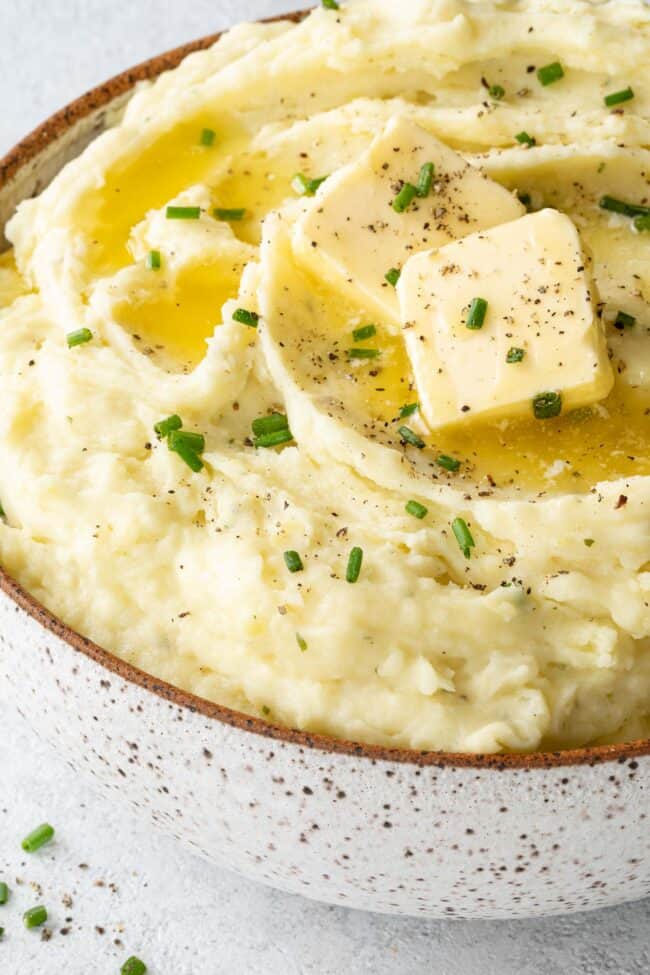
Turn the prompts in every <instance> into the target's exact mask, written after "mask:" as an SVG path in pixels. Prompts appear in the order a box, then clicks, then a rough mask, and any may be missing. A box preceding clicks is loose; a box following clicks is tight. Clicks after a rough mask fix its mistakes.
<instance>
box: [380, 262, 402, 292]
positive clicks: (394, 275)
mask: <svg viewBox="0 0 650 975" xmlns="http://www.w3.org/2000/svg"><path fill="white" fill-rule="evenodd" d="M401 273H402V272H401V271H400V270H399V269H398V268H396V267H391V268H389V269H388V270H387V271H386V273H385V274H384V278H385V279H386V281H388V283H389V284H390V285H391V287H393V288H394V287H395V286H396V285H397V282H398V281H399V278H400V274H401Z"/></svg>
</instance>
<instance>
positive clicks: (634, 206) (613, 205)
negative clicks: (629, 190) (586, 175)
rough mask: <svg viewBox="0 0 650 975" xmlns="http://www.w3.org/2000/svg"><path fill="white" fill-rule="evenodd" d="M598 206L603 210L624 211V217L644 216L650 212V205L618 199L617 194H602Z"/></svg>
mask: <svg viewBox="0 0 650 975" xmlns="http://www.w3.org/2000/svg"><path fill="white" fill-rule="evenodd" d="M598 206H599V207H600V209H601V210H609V211H610V212H611V213H622V214H623V216H624V217H637V216H639V217H644V216H646V214H648V213H650V207H646V206H642V205H641V204H640V203H628V202H627V201H626V200H618V199H617V198H616V197H615V196H601V198H600V200H599V201H598Z"/></svg>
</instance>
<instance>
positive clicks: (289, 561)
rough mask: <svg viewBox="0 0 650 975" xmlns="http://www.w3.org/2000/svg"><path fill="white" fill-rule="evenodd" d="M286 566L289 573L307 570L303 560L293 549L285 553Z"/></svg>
mask: <svg viewBox="0 0 650 975" xmlns="http://www.w3.org/2000/svg"><path fill="white" fill-rule="evenodd" d="M284 564H285V565H286V567H287V569H288V570H289V572H302V570H303V569H304V568H305V567H304V565H303V564H302V559H301V558H300V556H299V555H298V553H297V552H295V551H294V550H293V549H289V551H287V552H285V553H284Z"/></svg>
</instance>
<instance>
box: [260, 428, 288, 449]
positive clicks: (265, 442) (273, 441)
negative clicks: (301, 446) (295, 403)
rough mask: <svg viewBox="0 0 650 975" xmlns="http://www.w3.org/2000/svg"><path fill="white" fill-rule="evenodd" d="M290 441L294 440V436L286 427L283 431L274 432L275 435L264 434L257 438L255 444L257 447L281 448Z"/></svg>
mask: <svg viewBox="0 0 650 975" xmlns="http://www.w3.org/2000/svg"><path fill="white" fill-rule="evenodd" d="M290 440H293V434H292V433H291V430H289V429H288V427H285V428H284V429H283V430H274V431H273V433H263V434H262V435H261V436H259V437H256V438H255V441H254V444H255V446H256V447H279V446H280V444H283V443H289V441H290Z"/></svg>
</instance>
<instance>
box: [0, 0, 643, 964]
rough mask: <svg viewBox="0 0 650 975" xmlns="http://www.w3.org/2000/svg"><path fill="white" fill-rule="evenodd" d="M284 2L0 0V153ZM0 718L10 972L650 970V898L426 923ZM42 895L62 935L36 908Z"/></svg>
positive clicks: (0, 959)
mask: <svg viewBox="0 0 650 975" xmlns="http://www.w3.org/2000/svg"><path fill="white" fill-rule="evenodd" d="M286 2H288V0H286ZM286 2H285V3H283V0H240V2H238V3H237V2H234V0H191V2H181V0H176V2H173V3H172V2H170V0H0V69H1V70H2V104H1V107H0V155H2V153H3V152H4V151H5V150H6V149H8V148H9V147H10V146H11V145H12V144H13V143H14V142H15V141H17V140H18V139H19V138H20V137H21V136H22V135H23V134H25V133H26V132H27V131H29V130H30V129H31V128H32V127H33V126H35V125H36V124H37V123H38V122H40V121H41V120H42V119H43V118H45V116H47V115H49V114H50V113H51V112H52V111H54V110H55V109H56V108H59V107H60V106H61V105H63V104H64V103H65V102H67V101H69V100H70V99H72V98H75V97H76V96H77V95H79V94H81V93H82V92H83V91H84V90H86V89H88V88H90V87H92V86H93V85H95V84H97V83H98V82H100V81H103V80H104V79H105V78H107V77H108V76H110V75H112V74H115V73H117V72H118V71H121V70H122V69H124V68H126V67H128V66H129V65H132V64H134V63H135V62H137V61H140V60H142V59H144V58H146V57H148V56H150V55H152V54H155V53H158V52H159V51H162V50H165V49H167V48H169V47H173V46H175V45H177V44H179V43H181V42H183V41H186V40H191V39H192V38H195V37H198V36H200V35H202V34H206V33H209V32H212V31H215V30H218V29H220V28H222V27H225V26H227V25H228V24H231V23H234V22H235V21H236V20H241V19H244V18H247V17H248V18H254V17H259V16H264V15H270V14H273V13H279V12H281V11H282V10H283V9H286ZM0 729H1V731H0V879H6V880H7V882H8V883H9V884H10V886H11V888H12V892H13V896H12V898H11V900H10V902H9V904H8V905H7V906H5V907H0V926H3V927H4V928H5V937H4V940H3V941H2V942H0V973H2V975H85V973H92V975H117V973H119V969H120V965H121V963H122V961H123V960H124V959H125V958H126V957H127V956H128V955H130V954H132V953H135V954H137V955H139V956H140V957H141V958H143V959H144V960H145V961H146V962H147V965H148V967H149V972H150V973H151V975H222V973H223V975H226V973H227V975H308V973H311V975H366V973H367V975H421V973H422V975H423V973H425V972H426V973H427V975H429V973H431V975H579V973H580V975H605V973H611V975H641V973H647V972H648V971H650V901H642V902H638V903H636V904H631V905H627V906H623V907H619V908H615V909H611V910H607V911H599V912H597V913H593V914H583V915H578V916H573V917H567V918H553V919H550V920H532V921H523V922H522V921H518V922H515V921H511V922H486V921H480V922H463V921H430V922H426V921H422V920H411V919H408V918H390V917H382V916H379V915H371V914H363V913H360V912H356V911H349V910H346V909H343V908H334V907H327V906H324V905H321V904H315V903H312V902H309V901H306V900H302V899H301V898H298V897H293V896H289V895H286V894H280V893H277V892H275V891H273V890H270V889H267V888H264V887H261V886H257V885H255V884H253V883H251V882H249V881H245V880H242V879H240V878H238V877H236V876H234V875H233V874H230V873H228V872H226V871H224V870H217V869H215V868H214V867H212V866H211V865H209V864H206V863H204V862H203V861H201V860H199V859H198V858H197V857H195V856H193V855H191V854H188V853H185V852H184V851H183V850H182V849H179V848H178V846H177V844H176V843H175V842H174V841H172V840H171V839H168V838H167V837H164V836H161V835H158V834H157V833H153V832H151V830H150V828H149V827H148V825H147V824H146V823H143V822H139V821H136V820H134V819H133V818H132V816H131V814H130V813H129V812H128V811H127V810H124V809H122V808H121V807H120V806H118V805H113V804H112V803H111V804H108V803H107V802H105V801H104V800H103V799H100V798H99V797H98V796H97V795H96V794H95V793H94V792H93V791H92V788H91V787H90V786H89V785H88V784H87V783H86V782H85V781H84V780H83V779H81V778H78V777H77V775H76V774H75V772H74V771H73V770H72V769H70V768H68V766H67V765H66V763H65V755H57V753H56V750H55V748H56V743H49V744H48V743H44V742H40V741H39V740H37V739H36V737H35V736H34V735H32V734H30V732H29V731H28V730H27V729H25V728H24V727H23V726H22V725H20V724H19V723H17V722H15V721H14V719H13V716H12V713H11V705H10V704H9V702H6V701H3V699H2V688H1V687H0ZM53 746H54V747H53ZM44 819H47V820H49V821H51V822H52V823H53V824H54V825H55V826H56V828H57V840H56V842H55V843H54V844H52V845H51V846H50V847H48V848H46V849H43V850H41V851H40V853H38V854H36V855H33V856H27V855H26V854H24V853H23V852H22V850H21V848H20V840H21V838H22V836H23V835H24V834H25V833H26V832H27V831H28V829H29V828H31V827H32V826H33V825H35V824H36V823H39V822H41V821H42V820H44ZM80 864H84V865H85V866H83V867H80ZM34 885H40V888H41V889H40V891H39V889H38V887H35V886H34ZM70 899H71V902H72V903H71V906H66V905H70ZM41 902H42V903H44V904H46V905H47V906H48V907H49V909H50V917H51V922H50V923H49V925H48V928H49V929H50V930H51V938H50V940H49V941H43V940H41V936H40V933H39V932H34V931H26V930H25V929H24V928H23V926H22V922H21V914H22V911H23V910H25V908H27V907H29V906H32V905H33V904H35V903H41ZM64 932H66V933H64Z"/></svg>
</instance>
